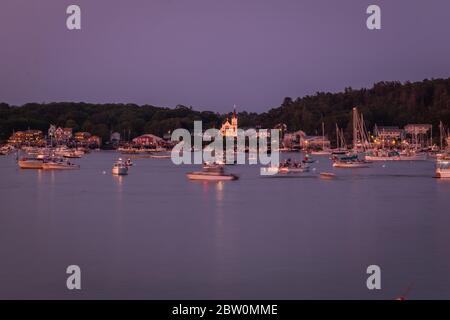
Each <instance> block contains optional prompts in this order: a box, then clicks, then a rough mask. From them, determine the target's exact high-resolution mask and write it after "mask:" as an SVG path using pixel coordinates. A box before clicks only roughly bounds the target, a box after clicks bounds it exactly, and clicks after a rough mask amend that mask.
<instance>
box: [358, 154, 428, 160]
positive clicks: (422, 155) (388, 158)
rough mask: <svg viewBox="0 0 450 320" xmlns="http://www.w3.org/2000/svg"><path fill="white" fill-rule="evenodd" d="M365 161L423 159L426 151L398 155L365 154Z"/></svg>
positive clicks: (425, 157) (425, 156) (425, 158)
mask: <svg viewBox="0 0 450 320" xmlns="http://www.w3.org/2000/svg"><path fill="white" fill-rule="evenodd" d="M365 159H366V160H367V161H425V160H427V154H426V153H419V154H413V155H402V154H401V155H398V156H370V155H366V156H365Z"/></svg>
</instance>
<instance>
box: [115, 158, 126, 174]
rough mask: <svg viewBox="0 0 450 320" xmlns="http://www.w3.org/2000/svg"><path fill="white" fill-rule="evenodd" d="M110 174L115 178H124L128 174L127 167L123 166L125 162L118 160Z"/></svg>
mask: <svg viewBox="0 0 450 320" xmlns="http://www.w3.org/2000/svg"><path fill="white" fill-rule="evenodd" d="M112 174H114V175H117V176H125V175H127V174H128V166H127V165H126V164H125V162H124V161H123V160H122V159H121V158H119V159H118V160H117V161H116V162H115V163H114V166H113V168H112Z"/></svg>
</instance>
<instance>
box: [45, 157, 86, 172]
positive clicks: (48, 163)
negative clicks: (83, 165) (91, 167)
mask: <svg viewBox="0 0 450 320" xmlns="http://www.w3.org/2000/svg"><path fill="white" fill-rule="evenodd" d="M42 169H44V170H78V169H80V166H79V165H77V164H74V163H71V162H70V161H68V160H64V159H62V158H49V159H44V161H43V164H42Z"/></svg>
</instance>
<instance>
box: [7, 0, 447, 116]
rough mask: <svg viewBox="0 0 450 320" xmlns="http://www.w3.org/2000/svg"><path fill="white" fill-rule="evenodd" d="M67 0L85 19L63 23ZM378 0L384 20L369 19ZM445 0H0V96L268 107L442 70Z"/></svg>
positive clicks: (217, 108) (438, 74) (17, 100)
mask: <svg viewBox="0 0 450 320" xmlns="http://www.w3.org/2000/svg"><path fill="white" fill-rule="evenodd" d="M70 4H77V5H79V6H80V7H81V11H82V18H81V19H82V22H81V23H82V30H81V31H69V30H67V28H66V18H67V15H66V13H65V11H66V8H67V6H68V5H70ZM370 4H378V5H379V6H380V7H381V10H382V29H381V30H379V31H370V30H368V29H367V28H366V18H367V16H368V15H367V14H366V8H367V7H368V5H370ZM449 20H450V1H449V0H427V1H425V0H385V1H380V0H378V1H377V0H339V1H337V0H127V1H125V0H122V1H117V0H70V1H69V0H39V1H30V0H1V2H0V101H2V102H7V103H11V104H23V103H25V102H44V101H45V102H51V101H84V102H133V103H138V104H145V103H148V104H153V105H158V106H171V107H173V106H175V105H177V104H184V105H192V106H194V108H196V109H200V110H213V111H219V112H228V111H230V110H231V109H232V106H233V104H236V105H237V106H238V110H244V109H245V110H248V111H258V112H260V111H265V110H267V109H269V108H271V107H275V106H279V104H280V103H281V102H282V100H283V98H284V97H285V96H291V97H293V98H295V97H298V96H303V95H307V94H313V93H315V92H316V91H332V92H333V91H340V90H342V89H344V88H345V87H347V86H352V87H354V88H360V87H367V86H371V85H372V84H373V83H374V82H376V81H381V80H401V81H405V80H411V81H417V80H422V79H424V78H433V77H434V78H438V77H445V78H447V77H450V41H449V39H450V25H449Z"/></svg>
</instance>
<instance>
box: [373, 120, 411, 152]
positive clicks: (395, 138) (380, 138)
mask: <svg viewBox="0 0 450 320" xmlns="http://www.w3.org/2000/svg"><path fill="white" fill-rule="evenodd" d="M404 138H405V130H403V129H400V128H399V127H396V126H380V127H379V126H377V125H375V128H374V136H373V137H372V139H373V142H374V144H375V145H376V146H377V147H382V148H384V147H386V146H396V145H397V144H398V143H399V142H401V141H402V140H403V139H404Z"/></svg>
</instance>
